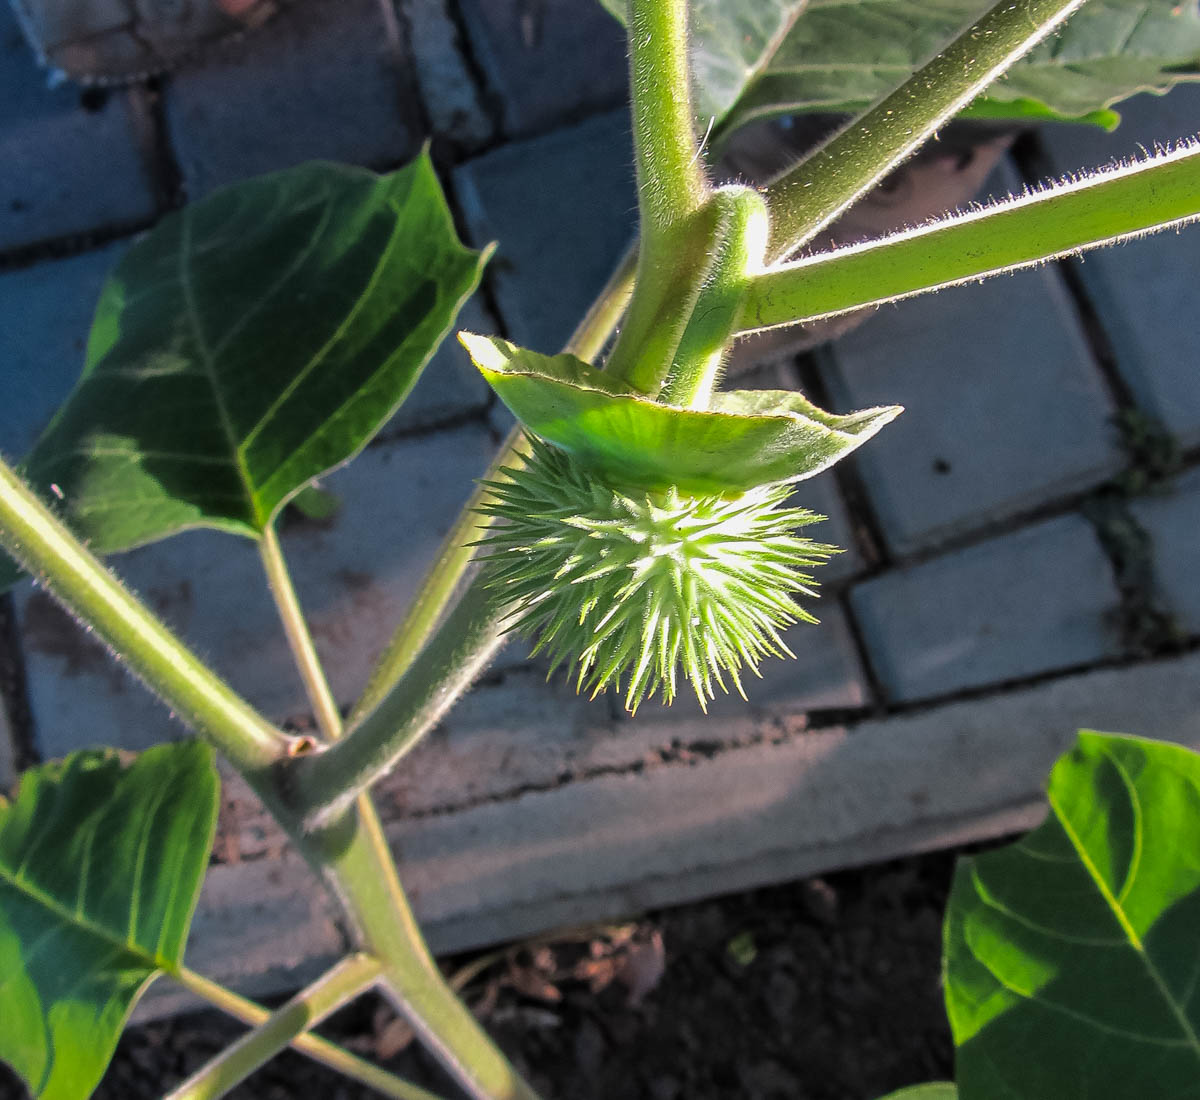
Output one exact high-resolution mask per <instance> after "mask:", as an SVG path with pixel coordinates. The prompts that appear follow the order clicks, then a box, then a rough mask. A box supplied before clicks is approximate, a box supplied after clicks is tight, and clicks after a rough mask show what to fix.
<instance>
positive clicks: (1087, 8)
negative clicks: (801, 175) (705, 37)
mask: <svg viewBox="0 0 1200 1100" xmlns="http://www.w3.org/2000/svg"><path fill="white" fill-rule="evenodd" d="M744 2H745V0H740V2H734V3H731V4H730V5H729V8H730V12H729V14H728V15H727V16H726V18H727V19H733V18H735V16H734V14H733V11H734V10H740V9H741V7H742V3H744ZM756 4H757V0H755V3H752V4H751V5H750V7H751V10H756ZM989 6H990V5H989V4H988V3H986V2H982V0H940V2H938V3H928V2H925V0H811V2H810V3H809V5H808V7H807V8H806V9H805V10H804V12H803V14H801V16H800V18H799V19H797V20H796V22H795V25H794V26H793V27H792V29H791V30H790V32H789V33H788V34H787V36H786V38H785V39H784V40H783V43H782V45H781V46H780V48H779V50H778V52H777V53H775V55H774V56H773V57H772V58H771V60H770V62H769V63H768V64H767V65H766V66H765V67H764V68H763V69H762V71H761V72H759V73H758V74H757V75H755V76H754V77H753V78H752V79H751V80H750V81H749V82H748V84H747V86H746V89H745V91H744V93H743V94H742V95H741V97H740V98H739V99H738V101H737V103H736V104H735V105H734V107H733V108H732V110H731V111H730V112H729V115H728V117H727V118H726V119H725V120H724V121H723V123H722V124H721V128H722V130H723V131H724V132H729V131H731V130H733V129H735V128H737V127H738V126H742V125H745V124H746V123H748V122H751V121H753V120H754V119H757V118H769V117H773V116H776V115H782V114H793V113H797V112H804V111H826V112H835V113H851V112H857V111H860V110H862V109H863V108H865V107H867V106H868V105H869V104H871V103H872V102H873V101H875V100H876V99H878V98H879V97H880V96H882V95H883V94H884V93H886V92H890V91H891V90H892V89H893V88H895V87H896V86H897V85H898V84H900V83H901V81H903V80H905V79H907V78H908V77H909V76H911V75H912V73H913V72H914V71H915V70H916V69H917V68H919V67H920V66H921V65H923V64H924V63H925V62H927V61H928V60H929V59H930V58H932V57H933V56H934V54H936V53H937V52H938V50H940V49H941V48H942V47H943V46H944V45H945V44H946V42H947V41H949V40H950V39H951V38H952V37H953V36H954V35H955V34H957V32H958V31H960V30H962V28H963V27H965V26H966V25H967V24H968V23H970V22H971V21H972V20H973V19H975V18H976V17H978V16H979V15H981V14H982V13H983V12H984V11H986V10H987V8H988V7H989ZM694 48H695V49H698V50H702V49H704V48H705V47H704V46H703V45H697V46H695V47H694ZM697 76H698V79H702V78H703V73H702V72H699V71H698V74H697ZM1197 79H1200V12H1198V11H1197V8H1196V5H1195V4H1179V3H1177V2H1176V0H1090V2H1089V3H1088V4H1086V5H1084V7H1083V8H1082V9H1080V11H1078V12H1077V13H1076V14H1075V15H1073V16H1072V17H1071V19H1070V20H1069V21H1068V22H1067V24H1066V26H1065V27H1064V28H1063V30H1062V31H1061V32H1060V33H1059V34H1058V35H1057V36H1055V37H1052V38H1050V39H1047V40H1046V41H1045V42H1043V43H1042V44H1041V45H1039V46H1037V47H1036V48H1035V49H1034V50H1032V51H1031V52H1030V53H1029V54H1028V55H1027V56H1026V57H1024V58H1022V59H1021V60H1020V61H1018V62H1017V63H1016V64H1015V65H1014V66H1013V67H1012V69H1010V70H1009V72H1008V74H1007V75H1006V76H1004V77H1002V78H1001V79H1000V80H999V81H997V82H996V83H995V84H993V85H992V86H991V88H990V89H989V90H988V95H987V97H986V100H984V101H982V102H979V103H978V104H977V105H976V107H974V108H973V109H972V110H971V113H974V114H975V115H976V116H977V117H985V118H1015V119H1025V118H1030V117H1038V118H1060V119H1070V120H1086V121H1091V122H1096V123H1099V124H1101V125H1105V126H1108V127H1110V128H1111V126H1112V124H1113V123H1114V118H1115V116H1114V115H1113V113H1112V112H1109V111H1106V110H1105V108H1107V107H1109V106H1110V105H1111V104H1113V103H1116V102H1118V101H1120V100H1122V99H1127V98H1128V97H1129V96H1131V95H1133V94H1135V93H1136V92H1143V91H1156V92H1164V91H1166V90H1167V89H1169V88H1171V87H1172V86H1173V85H1175V84H1176V83H1179V82H1180V81H1190V80H1197Z"/></svg>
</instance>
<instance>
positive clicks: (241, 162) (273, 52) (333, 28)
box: [165, 0, 419, 198]
mask: <svg viewBox="0 0 1200 1100" xmlns="http://www.w3.org/2000/svg"><path fill="white" fill-rule="evenodd" d="M398 64H399V62H398V60H397V58H396V54H395V52H394V49H393V47H392V46H391V45H389V43H388V41H387V38H386V35H385V27H384V23H383V20H382V18H381V15H380V9H379V5H378V2H377V0H307V2H306V3H303V4H295V5H292V6H290V7H289V8H287V9H286V10H284V11H282V12H281V13H280V14H279V16H278V17H277V18H276V19H274V20H272V21H271V23H270V25H269V26H268V27H267V28H264V30H263V31H262V33H259V34H248V35H246V36H245V38H243V39H241V40H240V41H238V42H236V43H234V44H231V45H229V46H227V47H226V48H224V49H223V50H222V51H221V52H220V53H219V54H218V53H214V55H212V56H211V57H210V58H209V59H208V61H207V62H206V63H205V64H204V65H203V66H202V67H199V68H189V69H186V70H184V71H182V72H180V73H179V74H178V75H177V76H175V77H173V78H172V80H171V82H170V84H169V86H168V88H167V92H166V99H165V103H166V115H167V121H168V127H169V131H170V137H171V142H172V145H173V147H174V150H175V154H176V158H177V160H178V162H179V166H180V170H181V171H182V173H183V182H184V185H185V187H186V189H187V193H188V195H189V196H190V197H191V198H196V197H198V196H200V195H203V194H205V193H206V192H208V191H211V190H212V189H213V188H214V187H217V186H219V185H220V184H223V183H230V182H232V181H234V180H239V179H245V178H246V177H247V176H253V175H257V174H259V173H262V172H269V171H272V170H274V169H277V168H286V167H289V166H290V165H293V164H298V163H300V162H301V161H305V160H316V159H326V160H337V161H345V162H348V163H351V164H361V165H366V166H368V167H384V166H388V165H391V164H395V163H398V162H400V161H403V160H406V159H408V158H410V157H411V156H413V155H414V154H415V153H416V151H417V148H418V141H419V137H418V135H417V134H416V133H415V132H414V130H413V128H412V127H411V126H409V125H407V124H406V122H405V117H404V115H403V114H402V109H401V85H400V81H399V77H398V70H397V65H398Z"/></svg>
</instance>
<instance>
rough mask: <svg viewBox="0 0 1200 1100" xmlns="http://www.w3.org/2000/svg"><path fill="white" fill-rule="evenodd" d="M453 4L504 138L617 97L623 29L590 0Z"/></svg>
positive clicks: (624, 82)
mask: <svg viewBox="0 0 1200 1100" xmlns="http://www.w3.org/2000/svg"><path fill="white" fill-rule="evenodd" d="M458 2H459V7H460V8H461V10H462V14H463V18H464V21H465V23H466V26H467V33H468V34H469V35H470V38H471V48H472V50H473V52H474V55H475V58H476V59H477V61H478V62H479V64H480V66H481V67H482V69H483V71H484V74H485V76H486V79H487V82H488V85H489V87H490V88H491V89H493V91H494V92H495V94H496V96H497V98H498V99H499V103H500V111H501V118H502V122H503V125H504V128H505V130H506V131H507V133H508V134H509V135H510V136H517V135H522V134H529V133H533V132H537V131H541V130H546V129H549V128H550V127H551V126H553V125H555V124H557V123H561V122H563V121H564V120H567V119H576V118H579V117H580V116H581V115H583V114H586V113H589V112H593V111H597V110H604V109H607V108H610V107H615V106H616V105H617V104H619V103H621V102H622V100H624V98H625V95H626V88H627V86H628V81H629V77H628V64H627V62H626V60H625V56H626V55H625V32H624V31H623V30H622V29H621V27H620V25H619V24H618V23H617V21H616V20H615V19H613V17H612V16H611V15H609V14H608V12H606V11H605V10H604V9H603V8H602V7H601V6H600V5H599V4H598V3H596V2H595V0H555V2H554V3H552V4H530V3H528V2H527V0H458Z"/></svg>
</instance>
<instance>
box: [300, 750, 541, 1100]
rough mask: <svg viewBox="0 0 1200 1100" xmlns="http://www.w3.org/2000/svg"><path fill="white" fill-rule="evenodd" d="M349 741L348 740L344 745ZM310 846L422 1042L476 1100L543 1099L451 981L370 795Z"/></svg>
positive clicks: (308, 843)
mask: <svg viewBox="0 0 1200 1100" xmlns="http://www.w3.org/2000/svg"><path fill="white" fill-rule="evenodd" d="M343 743H345V742H343ZM306 846H307V848H308V849H309V851H311V852H312V853H313V854H314V855H315V856H316V858H317V859H318V861H319V863H320V866H321V867H322V868H323V870H324V872H325V876H326V879H327V881H328V882H329V884H330V886H331V887H332V889H333V891H334V892H335V894H337V895H338V897H339V898H340V900H341V903H342V906H343V908H344V910H345V911H346V913H347V914H348V915H349V917H350V919H351V920H352V921H353V923H354V925H355V928H354V931H355V933H356V938H357V939H358V940H359V942H360V943H361V944H362V945H363V946H364V947H365V948H366V950H368V951H369V952H370V953H371V954H372V955H373V956H375V958H377V959H378V960H379V961H380V963H381V964H382V967H383V970H382V974H383V981H384V990H383V991H384V992H385V993H386V994H387V995H388V996H389V997H390V999H391V1000H392V1002H393V1003H394V1004H395V1006H396V1008H397V1010H398V1011H399V1012H400V1013H401V1014H402V1015H403V1016H404V1017H405V1018H406V1019H407V1020H408V1022H409V1023H410V1024H411V1025H412V1027H413V1030H414V1031H415V1032H416V1033H417V1037H418V1038H419V1039H420V1040H421V1042H422V1043H423V1044H424V1045H425V1046H426V1047H427V1048H428V1049H429V1050H430V1051H432V1053H433V1054H434V1055H435V1056H436V1057H437V1059H438V1061H439V1062H441V1064H442V1065H443V1066H445V1067H446V1069H447V1070H449V1071H450V1073H451V1074H452V1075H453V1076H454V1077H455V1078H456V1080H457V1081H458V1082H459V1084H461V1085H462V1086H463V1088H464V1089H466V1091H467V1092H468V1094H469V1095H470V1096H472V1097H474V1098H476V1100H537V1094H536V1093H535V1092H534V1091H533V1090H532V1089H531V1088H530V1087H529V1086H528V1085H527V1084H526V1083H525V1082H524V1081H523V1080H522V1079H521V1077H520V1076H519V1075H518V1074H517V1072H516V1071H515V1070H514V1069H513V1068H512V1066H511V1065H510V1064H509V1062H508V1060H507V1059H506V1058H505V1057H504V1055H503V1054H502V1053H501V1051H500V1050H499V1049H498V1048H497V1047H496V1045H495V1044H494V1043H493V1042H492V1040H491V1039H490V1038H489V1037H488V1035H487V1032H485V1031H484V1030H483V1028H482V1027H481V1026H480V1024H479V1021H478V1020H476V1019H475V1017H474V1016H473V1015H471V1012H470V1011H469V1010H468V1009H467V1007H466V1005H464V1004H463V1003H462V1001H461V1000H459V998H458V996H457V995H456V994H455V992H454V990H453V989H451V988H450V986H449V985H448V984H447V983H446V981H445V979H444V978H443V977H442V975H441V972H440V971H439V970H438V967H437V963H436V962H435V961H434V959H433V956H432V955H430V953H429V950H428V948H427V947H426V946H425V941H424V939H423V938H422V936H421V930H420V928H419V927H418V926H417V922H416V918H415V917H414V916H413V913H412V909H411V908H410V906H409V904H408V899H407V898H406V897H405V894H404V891H403V889H402V888H401V886H400V879H399V877H398V876H397V874H396V866H395V863H394V861H393V860H392V854H391V851H390V850H389V848H388V844H387V840H386V838H385V836H384V833H383V829H382V827H381V826H380V823H379V818H378V816H377V815H376V814H375V812H374V809H373V808H372V807H371V803H370V800H369V798H368V797H367V796H366V795H363V796H362V797H361V798H360V799H358V801H357V802H356V803H355V805H354V806H353V807H352V808H351V809H350V810H349V811H348V812H347V813H345V814H343V815H342V816H341V817H340V818H339V819H338V820H337V821H336V822H334V823H333V824H331V825H329V826H327V827H325V828H324V829H322V830H320V831H319V832H317V833H315V834H310V836H309V837H308V839H307V841H306Z"/></svg>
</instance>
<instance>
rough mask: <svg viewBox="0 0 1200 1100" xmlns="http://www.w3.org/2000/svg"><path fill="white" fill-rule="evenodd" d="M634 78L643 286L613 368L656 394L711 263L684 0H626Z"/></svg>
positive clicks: (715, 219) (711, 219)
mask: <svg viewBox="0 0 1200 1100" xmlns="http://www.w3.org/2000/svg"><path fill="white" fill-rule="evenodd" d="M628 27H629V76H630V91H631V93H632V97H633V99H632V114H633V145H634V160H635V162H636V164H637V183H638V213H639V215H640V219H641V246H640V249H639V254H638V267H637V285H636V288H635V290H634V295H633V301H632V302H631V303H630V307H629V317H628V318H627V319H626V322H625V324H624V326H623V327H622V329H621V334H620V336H619V337H618V338H617V342H616V345H615V346H614V347H613V350H612V354H611V355H610V356H609V360H608V365H607V370H608V371H609V373H611V374H613V375H614V376H615V377H617V378H620V379H622V380H623V381H625V382H628V383H629V385H631V386H633V387H634V388H635V389H637V390H640V391H641V392H642V393H645V394H648V395H650V396H654V395H656V394H657V393H658V391H659V389H660V388H661V387H662V384H663V381H664V379H665V378H666V377H667V373H668V371H669V370H670V368H671V364H672V362H673V360H674V356H675V349H676V347H677V346H678V343H679V340H680V337H681V336H682V335H683V331H684V328H685V327H686V326H687V322H688V319H689V318H690V317H691V314H692V309H693V307H694V306H695V303H696V298H697V296H698V295H699V293H700V288H701V287H702V286H703V284H704V280H705V278H706V276H707V273H708V270H709V268H710V267H711V266H712V262H713V258H712V255H711V251H710V245H711V243H712V241H713V239H714V237H715V236H716V234H717V231H718V228H719V221H720V214H719V212H718V211H717V210H715V209H713V208H712V207H711V206H710V204H709V202H708V196H709V187H708V181H707V179H706V178H705V172H704V164H703V161H702V158H701V155H700V153H701V150H700V147H699V145H698V144H697V143H696V133H695V123H694V120H693V115H692V97H691V81H690V77H689V73H688V49H687V44H688V4H687V0H630V3H629V19H628Z"/></svg>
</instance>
